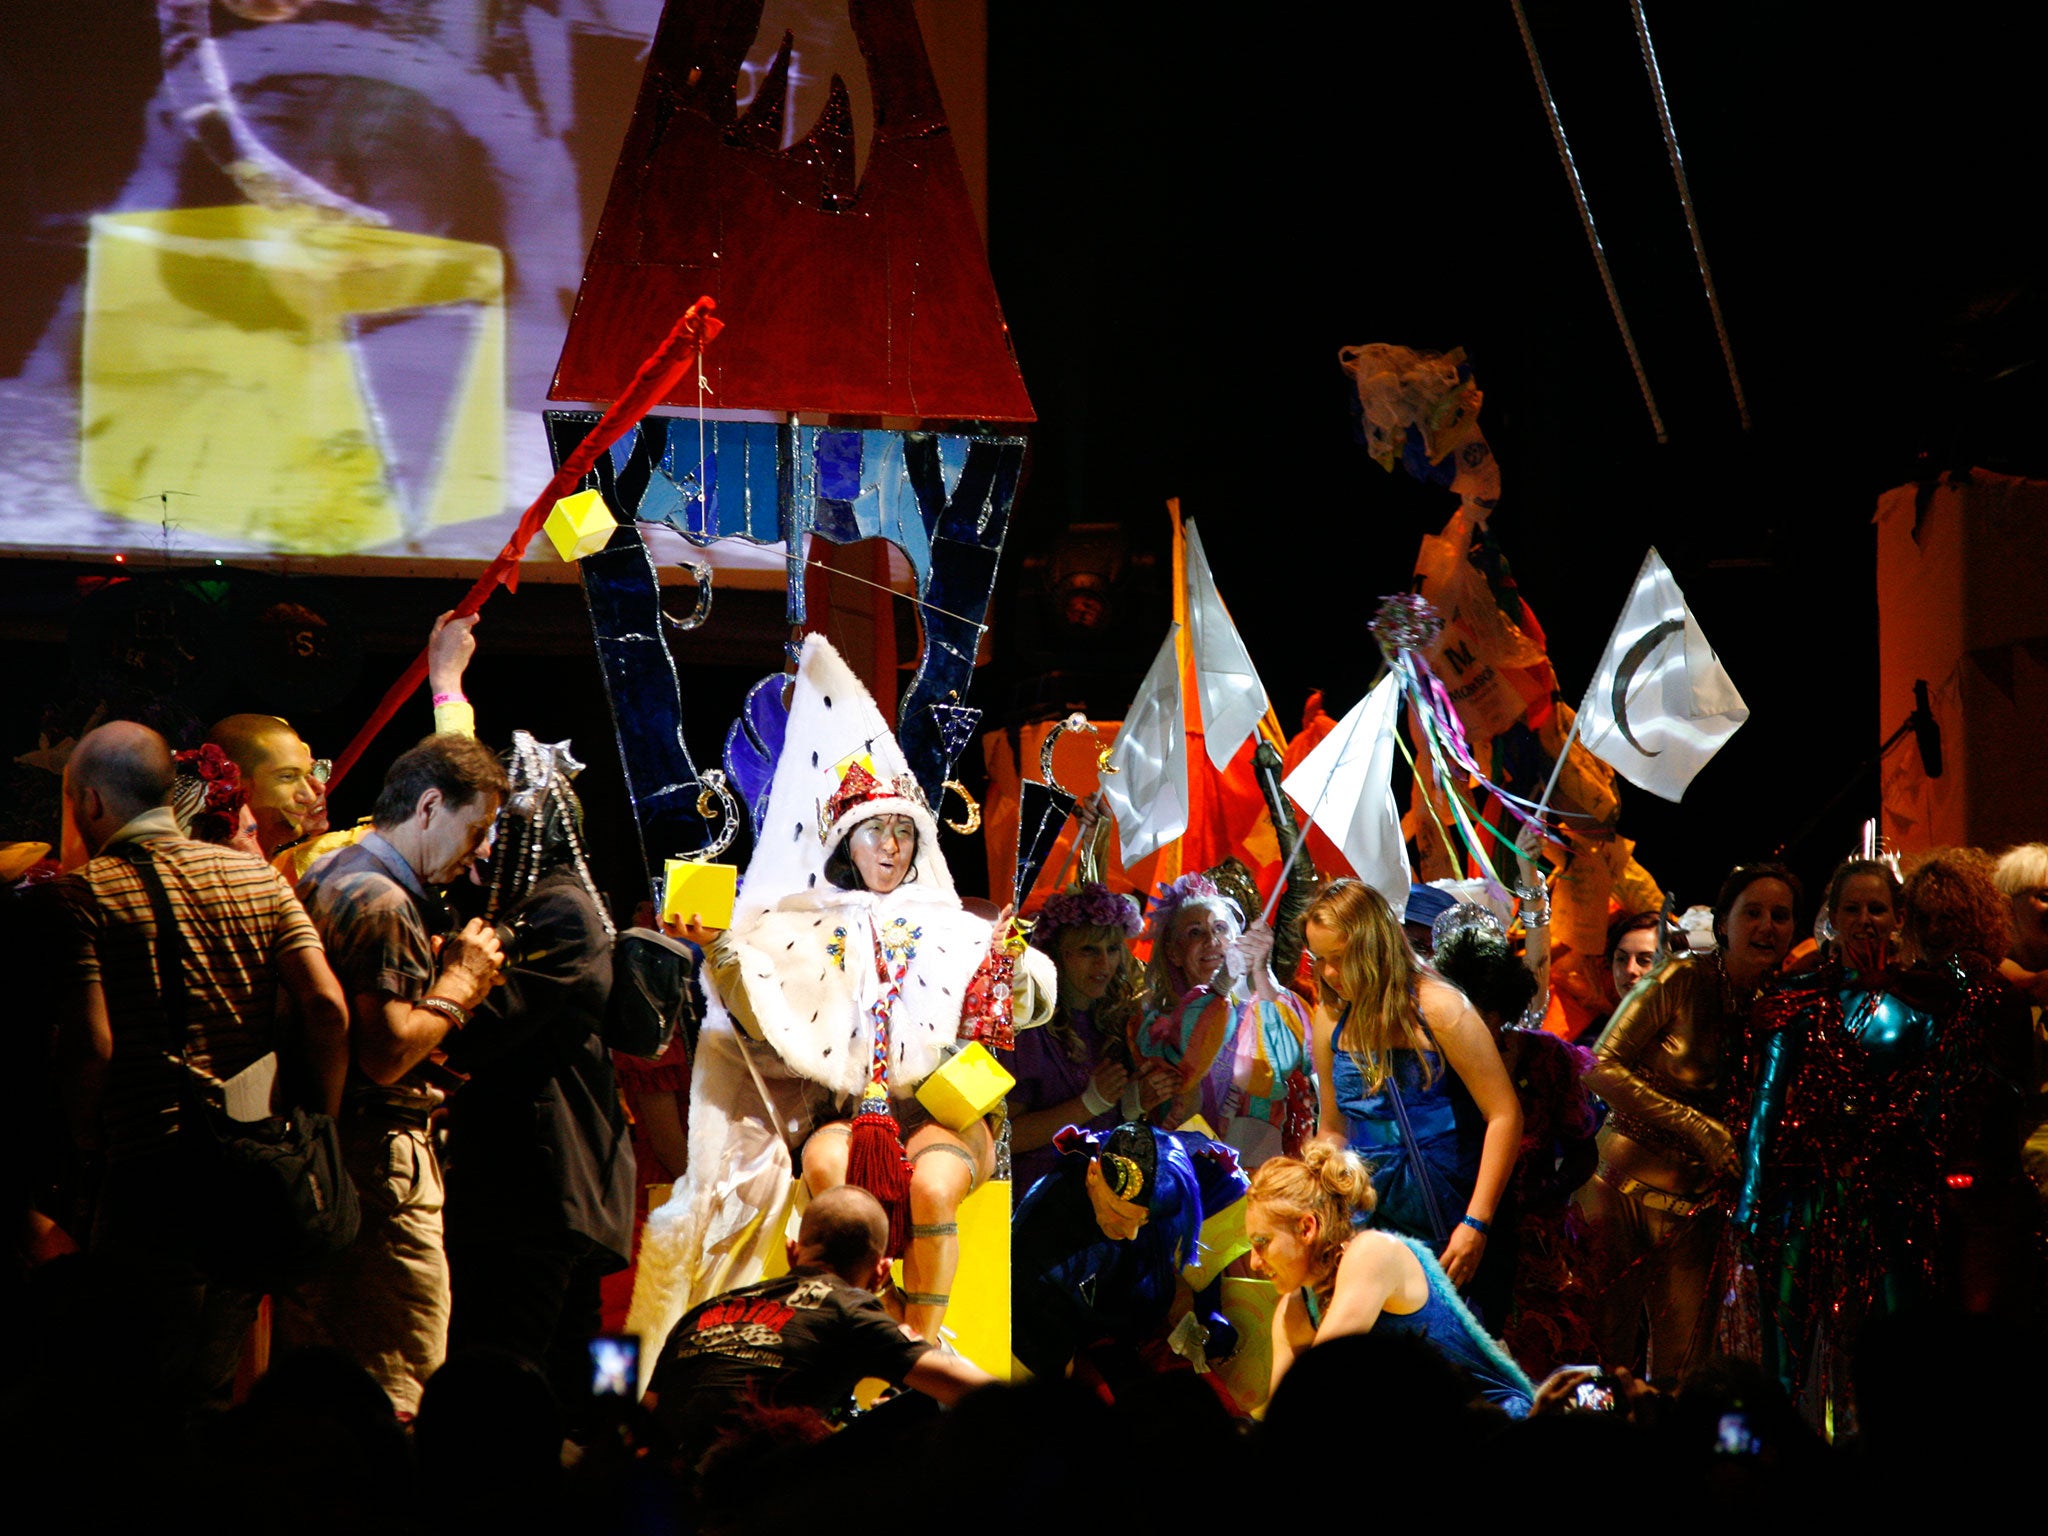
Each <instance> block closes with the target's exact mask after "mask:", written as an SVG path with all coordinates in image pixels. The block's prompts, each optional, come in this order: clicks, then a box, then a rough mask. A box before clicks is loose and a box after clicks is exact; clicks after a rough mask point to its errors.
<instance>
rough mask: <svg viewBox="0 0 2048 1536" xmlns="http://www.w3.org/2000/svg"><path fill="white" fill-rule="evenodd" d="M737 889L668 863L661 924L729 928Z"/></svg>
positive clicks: (729, 878)
mask: <svg viewBox="0 0 2048 1536" xmlns="http://www.w3.org/2000/svg"><path fill="white" fill-rule="evenodd" d="M591 494H593V495H595V494H596V493H595V492H592V493H591ZM739 889H740V872H739V870H738V869H737V868H735V867H734V866H733V865H731V864H706V863H704V862H702V861H701V860H698V859H670V860H669V861H668V862H667V864H666V865H665V866H664V867H663V871H662V887H661V918H662V921H663V922H681V921H683V920H685V919H687V918H689V917H692V916H697V917H701V918H703V920H704V926H705V927H706V928H730V927H731V926H732V908H733V903H734V901H736V900H737V899H738V897H739Z"/></svg>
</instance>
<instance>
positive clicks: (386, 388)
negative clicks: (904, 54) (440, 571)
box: [0, 0, 868, 559]
mask: <svg viewBox="0 0 2048 1536" xmlns="http://www.w3.org/2000/svg"><path fill="white" fill-rule="evenodd" d="M42 9H45V10H48V11H54V12H57V13H65V12H71V11H74V10H75V11H78V12H92V11H97V10H98V9H99V8H97V7H76V8H73V7H54V8H42ZM127 9H129V10H131V11H132V12H133V13H134V14H133V16H132V17H131V18H130V24H129V25H128V27H127V29H126V30H125V31H124V30H123V29H122V28H121V27H120V26H119V25H109V26H106V27H100V28H94V27H91V26H87V25H85V24H84V23H83V22H81V21H80V20H79V19H77V18H75V17H70V16H65V15H61V14H59V15H55V16H42V17H38V16H36V15H34V14H32V13H29V14H24V15H23V16H22V17H21V18H20V19H19V21H18V22H15V23H12V24H13V25H15V27H16V36H15V38H14V39H13V40H12V42H11V44H10V47H9V48H8V49H5V50H0V92H4V93H5V94H6V95H7V96H8V97H10V98H11V99H13V100H14V101H16V102H21V101H24V100H34V101H37V102H39V103H40V104H41V106H42V108H43V110H42V111H41V112H40V113H38V114H34V115H31V114H28V113H25V112H22V111H20V110H19V109H17V110H16V111H14V112H12V113H10V114H8V115H5V116H0V174H4V176H5V178H6V179H5V180H4V181H0V191H5V192H7V193H9V194H10V195H9V196H7V197H6V198H4V199H0V201H4V203H5V204H6V205H7V207H6V209H5V211H0V251H6V252H7V253H9V254H10V255H18V256H19V257H20V258H21V259H20V260H18V261H16V262H13V263H12V264H11V267H10V270H11V271H13V272H15V273H16V274H17V283H16V291H15V292H13V293H11V294H10V297H9V302H8V303H7V305H6V306H4V307H0V422H4V423H5V427H4V431H5V437H4V439H0V546H11V547H14V548H23V549H104V548H123V547H135V546H148V547H157V546H159V545H162V544H166V543H167V544H168V545H169V547H170V548H171V550H172V551H173V552H175V553H184V554H201V553H211V554H266V553H267V554H281V555H300V556H337V555H351V556H361V555H369V556H395V557H407V558H419V557H429V558H458V559H472V558H474V559H485V558H488V557H489V556H490V555H492V554H494V553H495V552H496V551H497V549H498V548H499V546H500V545H501V544H502V542H503V540H504V538H505V535H506V533H507V531H508V529H509V518H510V516H511V515H512V514H514V513H516V511H517V510H518V509H519V508H521V507H523V506H524V505H525V504H526V502H527V500H528V499H529V498H530V497H531V496H532V495H533V494H534V493H535V492H536V491H537V490H538V489H539V487H540V486H541V485H543V484H544V483H545V482H546V480H547V478H548V475H549V472H550V469H551V465H550V463H549V461H548V457H547V449H546V443H545V440H544V438H543V434H542V431H541V427H540V421H539V412H540V410H541V408H542V406H543V405H544V403H545V397H546V393H547V388H548V383H549V379H550V377H551V374H552V371H553V368H554V364H555V359H556V356H557V354H558V353H559V351H560V349H561V344H562V336H563V331H564V327H565V325H566V323H567V317H568V314H569V310H570V307H571V305H572V304H573V302H574V299H575V294H576V289H577V284H578V282H579V281H580V279H581V276H582V270H583V260H584V254H585V251H586V249H587V248H588V244H589V240H590V234H591V227H592V224H593V222H594V220H595V217H596V214H597V211H598V209H599V208H601V207H602V204H603V200H604V193H605V188H606V186H607V184H608V183H609V180H610V177H611V172H612V167H613V163H614V160H615V158H616V156H617V153H618V146H619V142H620V139H621V138H622V136H623V134H624V131H625V126H626V122H627V119H628V117H629V115H630V113H631V111H632V104H633V100H634V96H635V93H636V91H637V89H638V86H639V81H640V72H641V65H642V62H643V59H644V51H645V47H646V43H647V39H648V38H650V37H651V36H652V34H653V31H654V28H655V24H656V22H657V21H658V19H659V17H660V12H661V0H374V3H367V4H366V3H360V0H348V3H344V0H157V3H156V5H155V7H154V11H153V14H151V13H150V12H149V10H148V8H147V7H144V6H134V7H130V8H127ZM785 29H787V30H789V31H791V32H793V33H795V35H796V39H797V43H796V53H797V67H796V69H795V70H794V71H793V73H792V79H791V81H790V83H789V87H788V90H789V98H790V99H789V101H788V103H787V106H788V112H787V115H786V117H785V121H786V122H787V123H788V125H789V130H788V131H789V132H790V133H791V134H792V135H793V136H797V137H800V136H801V135H802V134H803V133H805V132H807V131H808V126H809V119H810V116H811V115H813V114H815V112H816V110H817V109H818V107H820V106H822V104H823V101H824V98H825V83H826V81H827V80H828V79H829V77H830V75H831V74H832V73H833V72H835V71H836V72H838V73H840V74H841V75H843V76H844V77H845V78H846V80H847V83H848V86H849V88H850V89H851V90H852V91H853V94H854V97H855V108H856V117H857V120H858V123H859V129H860V131H861V136H862V145H861V147H862V148H863V149H865V147H866V131H867V126H868V124H867V113H866V111H865V108H866V77H865V71H864V69H863V68H862V67H861V62H860V59H859V55H858V52H857V50H856V49H855V47H854V45H853V41H852V37H851V32H850V29H849V27H848V25H847V22H846V17H845V9H844V5H843V3H834V0H816V3H780V4H777V3H771V4H769V5H767V6H766V7H765V12H764V15H763V21H762V27H761V32H760V35H759V37H758V38H757V40H756V43H755V46H754V48H753V50H752V51H751V53H750V57H749V67H748V72H747V75H746V78H745V81H744V82H743V85H744V86H751V85H753V84H754V83H755V82H758V81H759V80H760V79H761V78H762V77H763V76H764V75H765V73H766V69H767V65H768V63H769V61H770V60H771V59H772V58H773V55H774V52H775V49H776V47H777V45H778V44H779V43H780V41H781V35H782V32H783V31H784V30H785ZM88 51H90V52H91V55H92V57H91V71H90V72H91V73H94V76H95V86H94V87H93V88H85V87H82V86H81V87H76V88H72V89H68V90H67V89H65V88H64V87H62V86H58V87H56V88H54V89H53V88H52V87H50V86H49V85H48V83H47V82H48V79H49V72H50V70H51V68H52V67H62V65H63V64H64V63H65V62H66V61H67V60H68V61H70V63H71V64H72V67H73V68H74V69H82V68H85V65H86V59H85V57H84V55H85V54H86V53H87V52H88ZM10 55H11V56H12V58H13V60H14V62H13V63H11V64H10V63H8V62H6V60H7V58H8V57H9V56H10ZM30 72H33V73H34V74H35V75H36V76H37V80H38V84H37V86H36V88H35V89H34V90H32V91H31V90H28V89H25V88H18V87H25V85H26V81H25V80H22V79H18V78H17V76H18V75H25V74H27V73H30ZM17 191H18V193H19V195H18V196H16V195H12V194H14V193H16V192H17Z"/></svg>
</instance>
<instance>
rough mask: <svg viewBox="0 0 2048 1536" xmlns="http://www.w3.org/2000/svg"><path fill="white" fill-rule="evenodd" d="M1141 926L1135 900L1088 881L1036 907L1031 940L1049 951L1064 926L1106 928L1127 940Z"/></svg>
mask: <svg viewBox="0 0 2048 1536" xmlns="http://www.w3.org/2000/svg"><path fill="white" fill-rule="evenodd" d="M1144 926H1145V924H1144V920H1143V919H1141V918H1140V917H1139V916H1138V903H1137V902H1136V901H1134V900H1133V899H1132V898H1131V897H1129V896H1125V895H1123V894H1121V893H1120V892H1117V891H1112V890H1111V889H1110V888H1109V887H1108V886H1106V885H1103V884H1101V883H1099V882H1097V881H1093V880H1091V881H1089V882H1087V883H1086V884H1084V885H1076V886H1071V887H1069V888H1068V889H1066V890H1064V891H1061V892H1059V893H1058V894H1057V895H1055V896H1052V897H1050V898H1049V899H1048V900H1047V901H1046V903H1045V905H1044V906H1043V907H1041V908H1039V911H1038V925H1037V926H1036V927H1035V928H1033V929H1032V930H1031V942H1032V943H1033V944H1036V945H1037V946H1038V947H1039V948H1040V949H1042V950H1044V951H1045V952H1046V953H1047V954H1052V953H1054V946H1055V945H1056V944H1057V943H1058V942H1059V936H1060V933H1061V932H1062V930H1064V929H1068V928H1108V929H1112V930H1114V931H1115V932H1117V933H1121V934H1122V935H1123V936H1124V937H1125V938H1127V939H1135V938H1136V937H1137V936H1138V934H1139V933H1140V932H1141V931H1142V930H1143V929H1144Z"/></svg>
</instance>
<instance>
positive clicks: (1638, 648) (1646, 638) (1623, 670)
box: [1608, 619, 1685, 757]
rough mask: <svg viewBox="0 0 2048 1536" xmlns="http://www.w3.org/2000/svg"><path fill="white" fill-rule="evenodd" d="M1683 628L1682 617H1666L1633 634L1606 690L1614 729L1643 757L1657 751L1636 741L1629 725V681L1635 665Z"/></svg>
mask: <svg viewBox="0 0 2048 1536" xmlns="http://www.w3.org/2000/svg"><path fill="white" fill-rule="evenodd" d="M1684 630H1685V620H1683V619H1666V620H1664V621H1663V622H1662V623H1660V624H1656V625H1653V626H1651V627H1650V628H1649V629H1647V630H1645V631H1644V632H1643V633H1642V634H1641V635H1639V636H1637V637H1636V643H1635V644H1634V645H1632V646H1630V647H1629V648H1628V650H1627V651H1626V652H1625V653H1624V654H1623V656H1622V658H1621V665H1620V666H1619V667H1617V668H1615V671H1614V686H1613V688H1612V689H1611V690H1609V693H1608V702H1609V703H1610V704H1611V705H1612V706H1613V709H1614V728H1615V729H1616V730H1618V731H1620V732H1621V739H1622V740H1623V741H1625V742H1627V743H1628V744H1629V745H1630V746H1632V747H1634V748H1635V749H1636V750H1637V751H1638V752H1640V753H1642V754H1643V756H1645V757H1656V756H1658V755H1659V754H1658V753H1656V752H1653V751H1651V750H1650V749H1649V748H1648V747H1646V746H1644V745H1643V744H1642V743H1641V742H1640V741H1637V740H1636V737H1635V732H1633V731H1631V730H1630V729H1629V728H1628V693H1629V684H1630V683H1631V682H1633V681H1634V680H1635V675H1636V670H1637V668H1639V667H1641V666H1642V664H1643V663H1644V662H1646V661H1648V660H1649V659H1650V657H1651V656H1652V655H1653V654H1655V652H1656V650H1657V648H1658V647H1659V646H1661V645H1662V644H1663V643H1664V642H1665V640H1667V639H1668V638H1670V637H1671V636H1672V635H1675V634H1681V633H1683V632H1684Z"/></svg>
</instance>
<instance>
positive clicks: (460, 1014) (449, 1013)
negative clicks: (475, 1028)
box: [413, 997, 469, 1029]
mask: <svg viewBox="0 0 2048 1536" xmlns="http://www.w3.org/2000/svg"><path fill="white" fill-rule="evenodd" d="M413 1007H415V1008H424V1009H426V1010H427V1012H429V1013H438V1014H440V1015H441V1017H442V1018H444V1019H446V1020H447V1021H448V1022H449V1023H450V1024H452V1025H454V1026H455V1027H456V1028H457V1029H461V1028H462V1027H463V1026H464V1025H466V1024H467V1023H468V1022H469V1010H468V1009H467V1008H465V1007H463V1006H462V1004H460V1003H458V1002H456V1001H455V999H454V998H452V997H423V998H421V999H420V1000H419V1001H418V1002H416V1003H414V1004H413Z"/></svg>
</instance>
